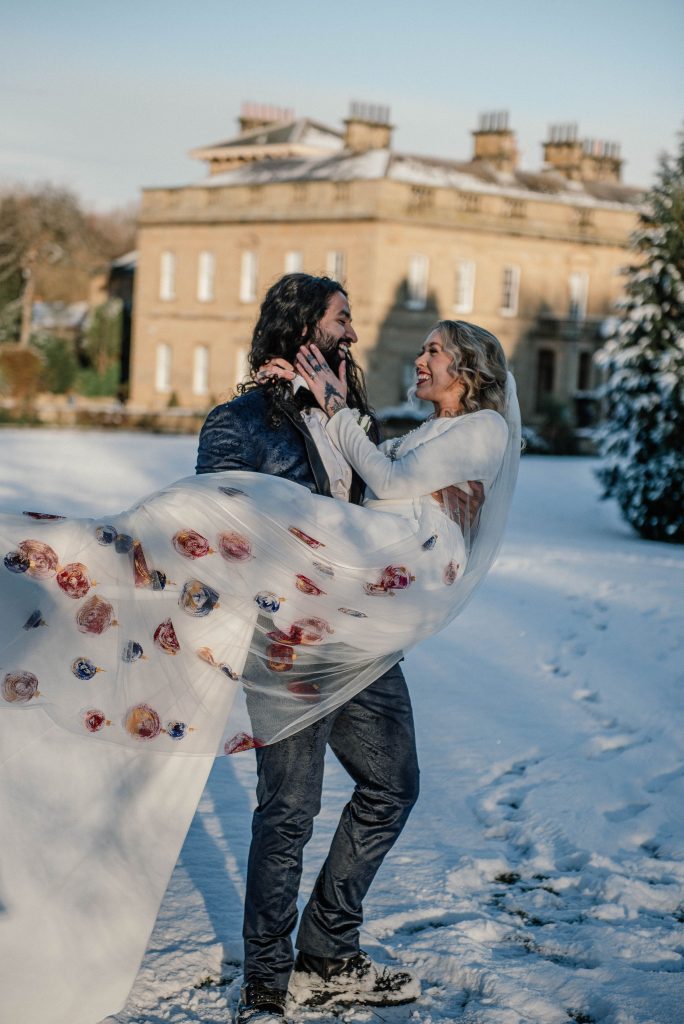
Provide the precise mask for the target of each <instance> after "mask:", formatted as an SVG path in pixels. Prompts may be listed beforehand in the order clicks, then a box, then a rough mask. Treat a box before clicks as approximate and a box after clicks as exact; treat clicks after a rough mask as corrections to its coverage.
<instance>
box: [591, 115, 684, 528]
mask: <svg viewBox="0 0 684 1024" xmlns="http://www.w3.org/2000/svg"><path fill="white" fill-rule="evenodd" d="M632 246H633V249H634V250H635V252H636V253H637V255H638V257H639V260H638V263H636V264H635V265H634V266H631V267H630V268H629V269H628V271H627V287H626V298H625V299H624V301H623V302H622V303H621V315H620V318H619V319H618V320H616V321H615V323H614V326H613V327H612V328H611V330H610V336H609V338H608V340H607V342H606V344H605V346H604V348H603V349H602V350H601V351H600V353H599V354H598V361H599V363H601V364H602V365H603V366H604V367H605V368H606V371H607V380H606V384H605V389H604V395H605V401H606V406H605V408H606V415H607V421H606V423H605V425H604V428H603V431H602V435H601V441H600V452H601V455H602V456H603V458H604V464H603V466H602V467H601V468H600V470H599V471H598V476H599V479H600V480H601V483H602V484H603V486H604V495H603V496H604V497H614V498H616V499H617V501H618V503H619V505H620V508H621V509H622V513H623V515H624V517H625V519H627V521H628V522H629V523H630V524H631V525H632V526H633V527H634V529H635V530H637V532H638V533H639V534H640V535H641V536H642V537H645V538H647V539H650V540H662V541H674V542H678V543H684V134H683V135H682V140H681V145H680V148H679V152H678V154H677V155H676V156H662V157H661V161H660V167H659V171H658V176H657V181H656V184H655V185H654V186H653V188H652V189H651V190H650V192H648V193H647V195H646V197H645V205H644V208H643V211H642V213H641V215H640V223H639V227H638V229H637V231H636V232H635V234H634V236H633V239H632Z"/></svg>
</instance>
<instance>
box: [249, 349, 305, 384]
mask: <svg viewBox="0 0 684 1024" xmlns="http://www.w3.org/2000/svg"><path fill="white" fill-rule="evenodd" d="M296 376H297V371H296V370H295V368H294V366H293V365H292V363H288V361H287V359H283V358H282V356H278V357H277V358H275V359H269V360H268V362H267V363H262V364H261V366H260V367H259V369H258V370H257V372H256V373H255V374H254V379H255V381H256V382H257V384H265V383H266V381H268V380H274V379H277V378H280V379H281V380H294V379H295V377H296Z"/></svg>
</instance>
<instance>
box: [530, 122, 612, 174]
mask: <svg viewBox="0 0 684 1024" xmlns="http://www.w3.org/2000/svg"><path fill="white" fill-rule="evenodd" d="M544 163H545V164H546V165H547V166H546V168H545V170H547V171H557V172H558V173H560V174H563V175H565V177H566V178H570V180H571V181H620V178H621V172H622V159H621V157H620V146H619V144H618V143H617V142H608V141H606V140H605V139H580V138H579V133H578V130H577V125H576V124H552V125H550V126H549V136H548V140H547V141H546V142H545V143H544Z"/></svg>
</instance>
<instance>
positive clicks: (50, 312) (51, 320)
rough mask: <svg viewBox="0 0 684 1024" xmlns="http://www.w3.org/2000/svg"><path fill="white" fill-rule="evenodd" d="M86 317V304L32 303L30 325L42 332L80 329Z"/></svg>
mask: <svg viewBox="0 0 684 1024" xmlns="http://www.w3.org/2000/svg"><path fill="white" fill-rule="evenodd" d="M87 315H88V303H87V302H71V303H69V304H68V305H67V304H65V303H64V302H34V303H33V308H32V310H31V323H32V324H33V325H34V326H35V327H38V328H40V329H42V330H59V329H73V328H76V327H80V326H81V324H82V323H83V321H84V320H85V318H86V316H87Z"/></svg>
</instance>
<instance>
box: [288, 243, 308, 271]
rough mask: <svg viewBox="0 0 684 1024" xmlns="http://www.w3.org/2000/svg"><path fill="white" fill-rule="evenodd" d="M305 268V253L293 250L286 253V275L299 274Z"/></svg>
mask: <svg viewBox="0 0 684 1024" xmlns="http://www.w3.org/2000/svg"><path fill="white" fill-rule="evenodd" d="M303 266H304V256H303V253H301V252H297V251H296V250H294V249H293V250H292V251H291V252H286V253H285V273H286V274H299V273H300V271H301V270H302V267H303Z"/></svg>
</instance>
